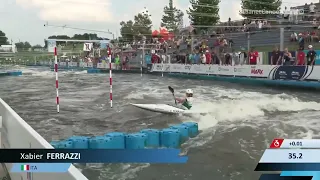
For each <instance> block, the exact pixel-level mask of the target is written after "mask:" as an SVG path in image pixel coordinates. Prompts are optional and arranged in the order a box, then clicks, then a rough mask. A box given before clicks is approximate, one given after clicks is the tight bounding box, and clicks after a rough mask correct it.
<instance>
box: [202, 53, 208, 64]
mask: <svg viewBox="0 0 320 180" xmlns="http://www.w3.org/2000/svg"><path fill="white" fill-rule="evenodd" d="M206 62H207V58H206V55H205V54H204V53H201V64H206Z"/></svg>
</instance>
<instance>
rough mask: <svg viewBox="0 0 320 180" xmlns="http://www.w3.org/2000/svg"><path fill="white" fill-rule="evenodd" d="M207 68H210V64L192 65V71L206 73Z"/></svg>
mask: <svg viewBox="0 0 320 180" xmlns="http://www.w3.org/2000/svg"><path fill="white" fill-rule="evenodd" d="M206 68H208V65H203V64H199V65H198V64H197V65H192V67H191V73H194V74H206Z"/></svg>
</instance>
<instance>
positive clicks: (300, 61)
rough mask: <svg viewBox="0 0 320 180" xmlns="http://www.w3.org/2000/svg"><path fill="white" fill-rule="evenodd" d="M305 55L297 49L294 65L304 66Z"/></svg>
mask: <svg viewBox="0 0 320 180" xmlns="http://www.w3.org/2000/svg"><path fill="white" fill-rule="evenodd" d="M305 62H306V54H305V53H304V52H303V50H302V48H299V50H298V54H297V60H296V65H297V66H304V65H305V64H306V63H305Z"/></svg>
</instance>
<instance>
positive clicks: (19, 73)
mask: <svg viewBox="0 0 320 180" xmlns="http://www.w3.org/2000/svg"><path fill="white" fill-rule="evenodd" d="M7 73H8V74H9V75H10V76H21V75H22V71H8V72H7Z"/></svg>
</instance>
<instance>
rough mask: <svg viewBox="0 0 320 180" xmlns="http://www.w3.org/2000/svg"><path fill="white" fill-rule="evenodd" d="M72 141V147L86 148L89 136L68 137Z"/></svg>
mask: <svg viewBox="0 0 320 180" xmlns="http://www.w3.org/2000/svg"><path fill="white" fill-rule="evenodd" d="M68 140H69V141H72V142H73V148H74V149H88V148H89V138H88V137H85V136H73V137H70V138H69V139H68Z"/></svg>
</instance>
